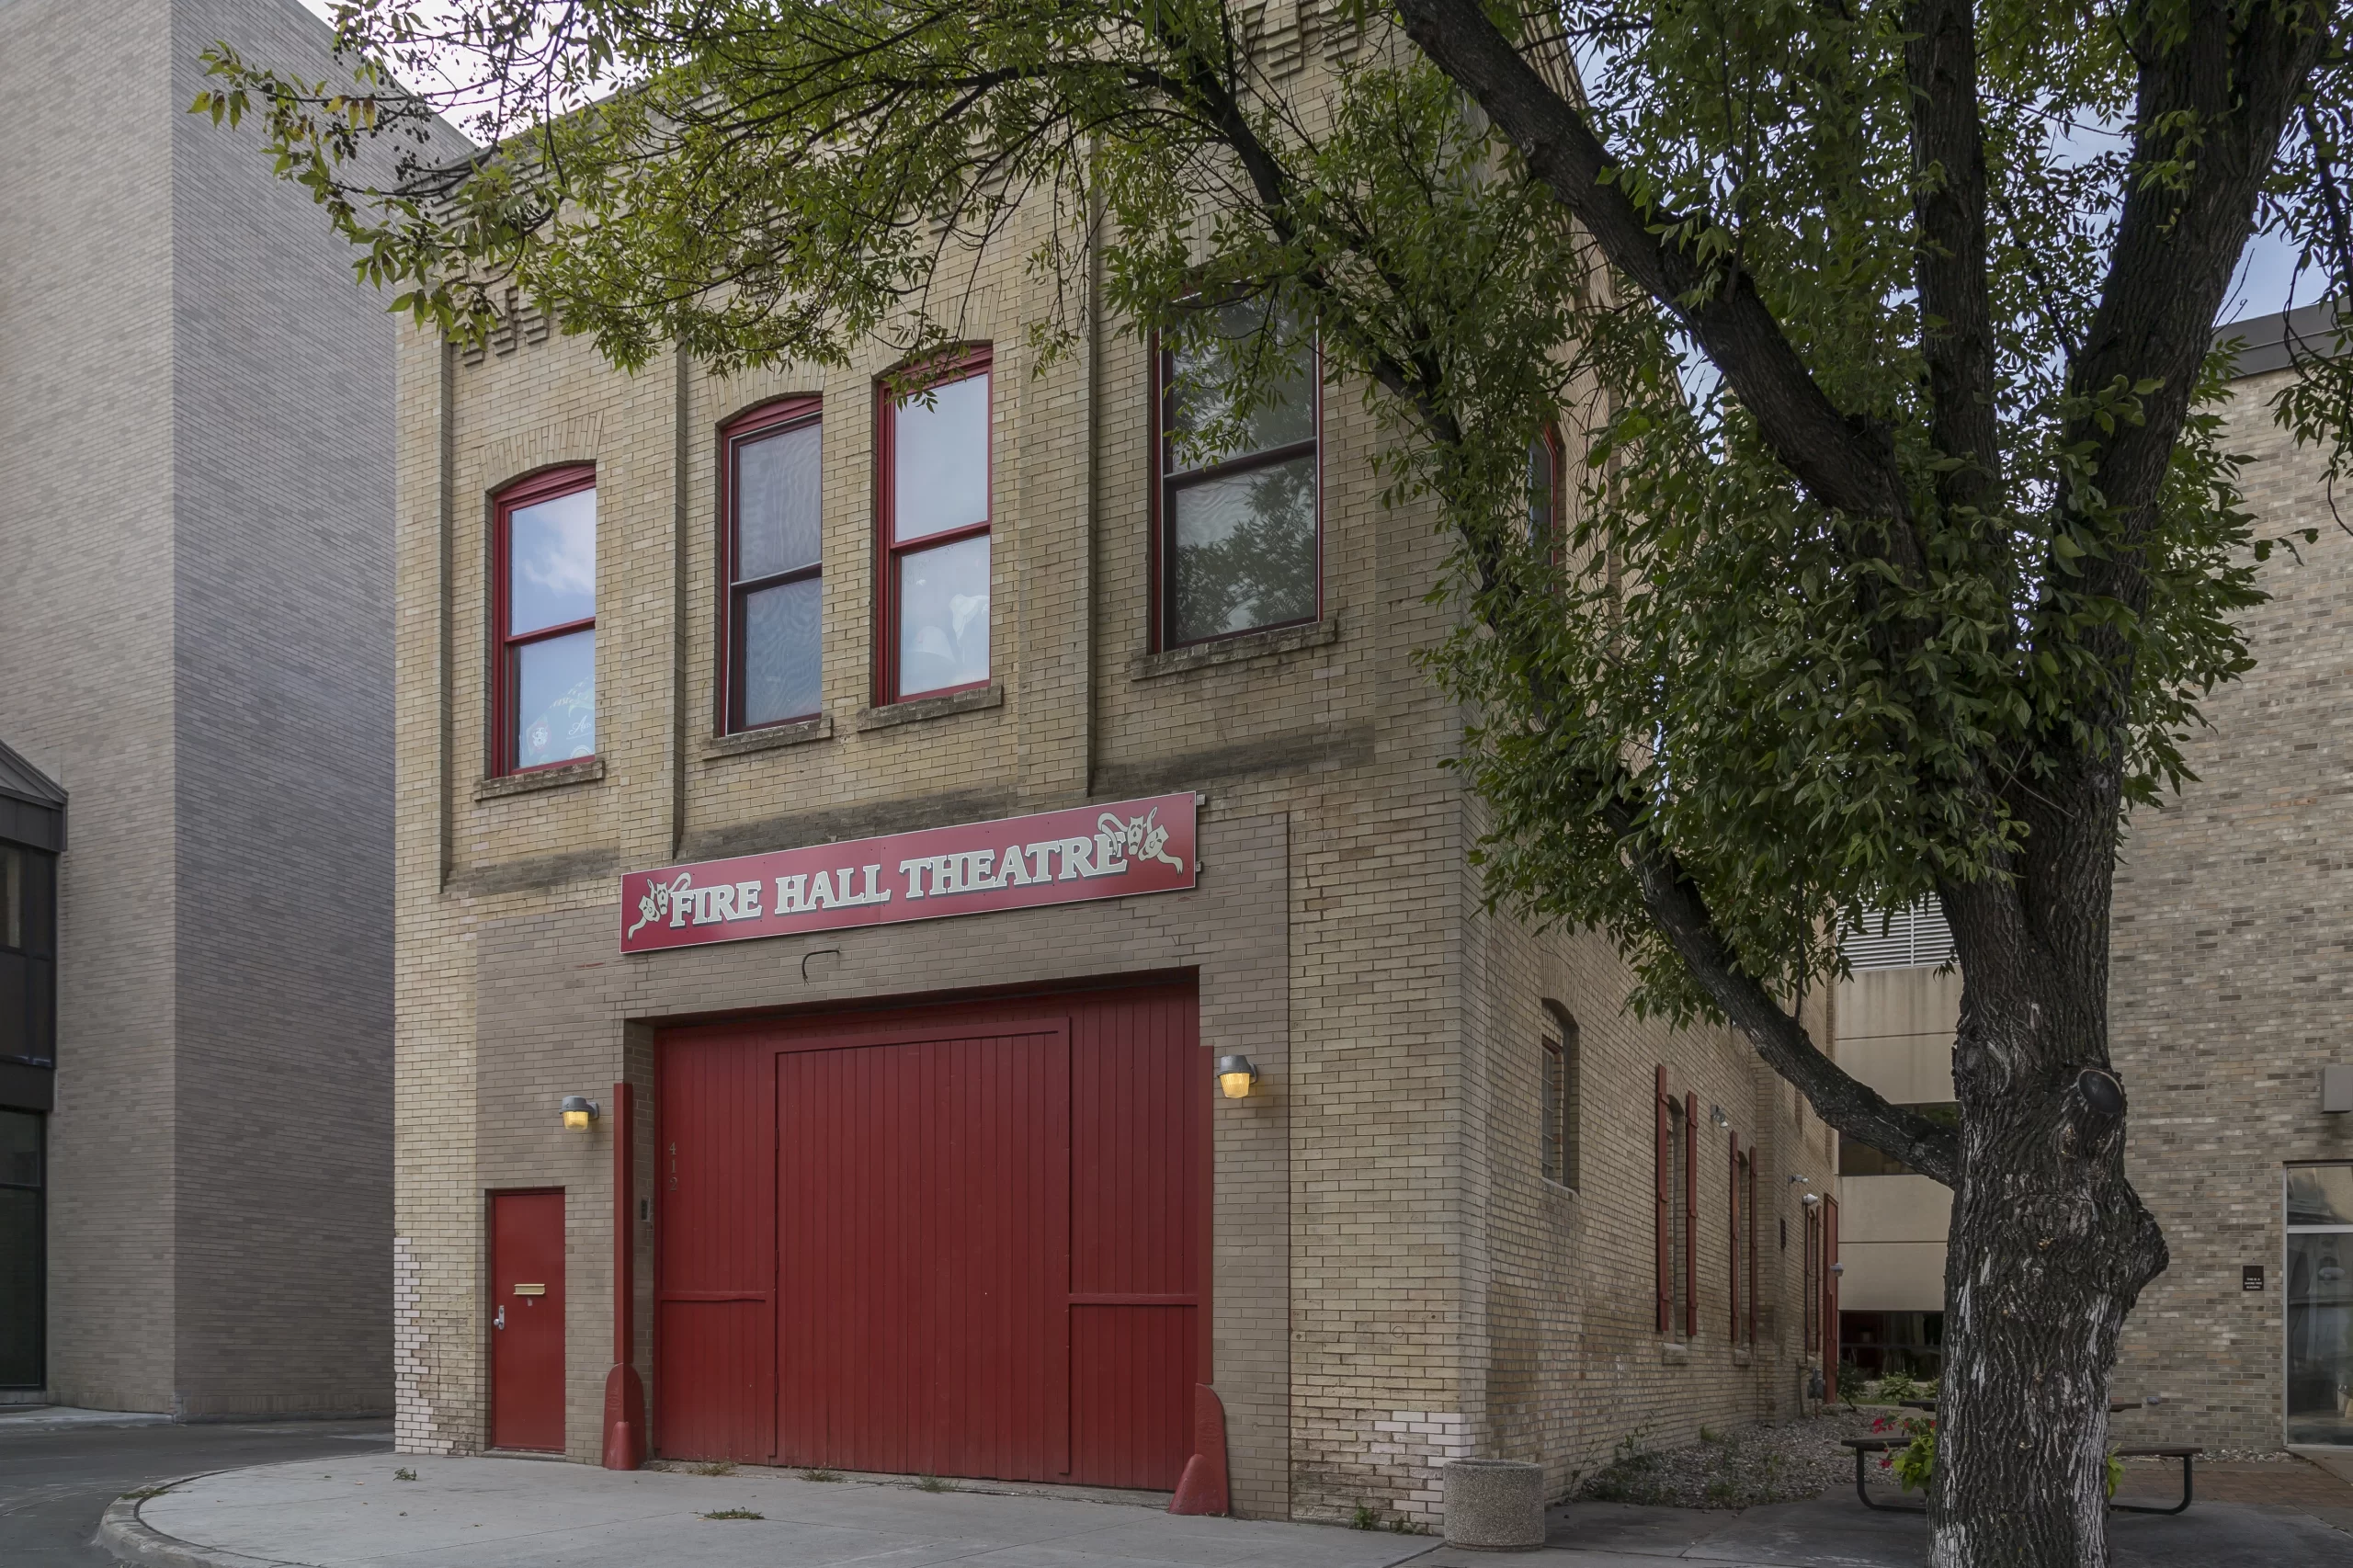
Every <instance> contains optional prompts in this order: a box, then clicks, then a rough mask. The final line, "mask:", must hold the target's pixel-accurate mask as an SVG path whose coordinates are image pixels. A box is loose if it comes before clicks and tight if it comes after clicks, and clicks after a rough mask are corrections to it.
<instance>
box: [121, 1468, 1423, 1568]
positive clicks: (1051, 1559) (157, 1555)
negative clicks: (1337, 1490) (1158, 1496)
mask: <svg viewBox="0 0 2353 1568" xmlns="http://www.w3.org/2000/svg"><path fill="white" fill-rule="evenodd" d="M403 1469H406V1470H408V1471H413V1472H414V1473H415V1476H416V1479H415V1481H413V1482H411V1481H399V1480H395V1479H394V1475H395V1473H396V1471H400V1470H403ZM731 1510H741V1511H743V1512H745V1513H750V1514H756V1515H758V1516H760V1517H757V1518H742V1517H734V1518H712V1517H710V1516H711V1515H713V1514H721V1513H725V1512H728V1511H731ZM99 1540H100V1541H101V1542H102V1544H104V1545H105V1546H107V1547H108V1549H109V1550H110V1551H113V1552H114V1553H115V1555H116V1556H117V1557H119V1558H120V1559H122V1560H124V1561H126V1562H146V1563H151V1564H155V1565H158V1568H263V1565H264V1564H268V1565H273V1568H278V1565H301V1568H393V1565H395V1564H397V1565H398V1568H539V1565H543V1564H544V1565H548V1568H553V1565H556V1564H562V1565H563V1568H647V1565H649V1564H658V1565H660V1568H674V1565H675V1568H700V1565H708V1568H737V1565H739V1564H740V1565H744V1568H751V1565H753V1564H757V1565H759V1568H822V1565H826V1564H835V1563H851V1562H855V1563H858V1564H859V1568H921V1565H924V1564H932V1563H946V1562H955V1563H964V1564H973V1565H975V1568H1154V1565H1157V1564H1170V1565H1179V1564H1181V1565H1184V1568H1226V1565H1232V1568H1390V1565H1392V1564H1394V1563H1400V1562H1407V1561H1409V1560H1411V1559H1413V1558H1416V1557H1420V1556H1422V1555H1424V1554H1425V1553H1427V1552H1428V1551H1430V1550H1431V1548H1432V1547H1433V1546H1435V1545H1436V1544H1437V1543H1436V1542H1435V1541H1433V1540H1430V1539H1428V1538H1427V1537H1415V1536H1396V1535H1383V1534H1379V1533H1374V1532H1369V1531H1361V1530H1348V1529H1339V1528H1333V1527H1331V1526H1324V1525H1295V1524H1278V1523H1270V1522H1266V1521H1259V1520H1248V1519H1212V1518H1183V1517H1175V1516H1172V1515H1169V1514H1166V1513H1163V1512H1160V1511H1157V1510H1155V1509H1151V1508H1145V1507H1138V1506H1122V1505H1120V1504H1118V1503H1096V1502H1081V1501H1075V1500H1073V1499H1071V1498H1068V1497H1061V1496H1056V1497H1038V1496H1011V1495H1004V1494H983V1493H977V1492H967V1493H960V1492H938V1493H927V1492H922V1491H919V1490H917V1489H916V1488H915V1487H914V1486H912V1485H908V1484H905V1483H896V1484H889V1485H871V1484H865V1483H858V1482H830V1483H829V1482H808V1481H802V1480H800V1479H799V1478H798V1477H797V1476H795V1475H794V1474H793V1473H792V1472H791V1471H768V1470H761V1471H741V1472H738V1473H736V1474H733V1475H728V1476H704V1475H692V1474H680V1473H677V1472H675V1471H636V1472H634V1473H625V1472H616V1471H605V1470H597V1469H593V1468H591V1467H589V1466H587V1465H577V1464H560V1463H553V1462H540V1461H536V1460H506V1459H463V1460H453V1459H425V1458H417V1457H414V1456H405V1455H404V1456H391V1455H370V1456H368V1457H367V1458H365V1459H358V1458H355V1459H353V1460H349V1461H347V1462H337V1461H333V1460H326V1461H314V1462H305V1463H300V1464H281V1465H269V1466H265V1467H263V1468H260V1469H256V1470H236V1471H222V1472H220V1473H219V1474H215V1475H206V1476H199V1477H197V1478H195V1479H193V1480H189V1481H186V1482H182V1483H177V1484H176V1485H175V1486H173V1487H172V1488H171V1489H170V1490H168V1491H166V1492H165V1493H163V1494H160V1495H157V1496H153V1497H147V1498H143V1499H141V1498H126V1499H124V1500H123V1501H122V1502H120V1503H118V1504H117V1505H116V1506H114V1507H113V1508H111V1509H109V1510H108V1515H107V1522H106V1523H105V1525H103V1526H102V1527H101V1528H100V1530H99Z"/></svg>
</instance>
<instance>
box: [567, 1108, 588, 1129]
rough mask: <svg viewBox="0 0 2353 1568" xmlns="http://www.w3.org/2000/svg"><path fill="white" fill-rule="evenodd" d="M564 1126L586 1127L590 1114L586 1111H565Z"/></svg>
mask: <svg viewBox="0 0 2353 1568" xmlns="http://www.w3.org/2000/svg"><path fill="white" fill-rule="evenodd" d="M563 1124H564V1125H565V1126H566V1127H585V1126H587V1125H588V1113H587V1112H586V1111H585V1110H568V1111H565V1112H564V1113H563Z"/></svg>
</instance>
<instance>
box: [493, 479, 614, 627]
mask: <svg viewBox="0 0 2353 1568" xmlns="http://www.w3.org/2000/svg"><path fill="white" fill-rule="evenodd" d="M506 548H507V574H506V630H507V631H508V632H509V633H510V634H511V635H514V636H518V637H519V636H521V635H522V634H523V633H525V632H527V631H539V630H540V628H541V627H547V626H567V625H570V624H571V623H572V622H573V621H575V620H587V619H591V618H592V617H594V616H595V615H596V613H597V493H596V492H595V491H594V490H575V491H574V492H572V494H569V495H558V496H554V497H552V498H551V499H549V500H546V501H537V502H534V503H532V504H531V505H530V506H517V507H516V508H515V510H514V511H512V512H510V513H508V514H507V517H506Z"/></svg>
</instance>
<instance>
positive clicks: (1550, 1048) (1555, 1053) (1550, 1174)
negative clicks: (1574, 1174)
mask: <svg viewBox="0 0 2353 1568" xmlns="http://www.w3.org/2000/svg"><path fill="white" fill-rule="evenodd" d="M1542 1051H1543V1057H1544V1131H1543V1165H1544V1179H1545V1180H1547V1181H1557V1182H1559V1183H1560V1184H1561V1185H1563V1187H1565V1186H1567V1185H1568V1180H1569V1053H1568V1051H1566V1050H1564V1049H1563V1047H1562V1044H1561V1042H1560V1041H1559V1040H1553V1039H1552V1038H1551V1037H1549V1036H1547V1037H1546V1038H1545V1039H1544V1040H1543V1044H1542Z"/></svg>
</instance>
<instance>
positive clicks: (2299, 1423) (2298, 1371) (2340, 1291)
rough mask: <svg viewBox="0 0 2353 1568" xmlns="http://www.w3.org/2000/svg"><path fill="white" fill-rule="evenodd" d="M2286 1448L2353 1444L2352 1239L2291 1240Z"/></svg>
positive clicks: (2332, 1235)
mask: <svg viewBox="0 0 2353 1568" xmlns="http://www.w3.org/2000/svg"><path fill="white" fill-rule="evenodd" d="M2321 1168H2323V1169H2334V1170H2340V1171H2341V1170H2344V1169H2345V1168H2346V1167H2344V1166H2342V1165H2336V1166H2328V1167H2321ZM2302 1174H2303V1173H2302V1172H2301V1171H2290V1173H2289V1175H2290V1177H2291V1178H2292V1177H2293V1176H2299V1175H2302ZM2288 1441H2290V1442H2291V1443H2334V1444H2343V1443H2353V1232H2343V1231H2338V1232H2322V1233H2318V1234H2312V1233H2304V1234H2298V1233H2295V1232H2292V1231H2291V1232H2290V1233H2289V1235H2288Z"/></svg>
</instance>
